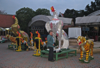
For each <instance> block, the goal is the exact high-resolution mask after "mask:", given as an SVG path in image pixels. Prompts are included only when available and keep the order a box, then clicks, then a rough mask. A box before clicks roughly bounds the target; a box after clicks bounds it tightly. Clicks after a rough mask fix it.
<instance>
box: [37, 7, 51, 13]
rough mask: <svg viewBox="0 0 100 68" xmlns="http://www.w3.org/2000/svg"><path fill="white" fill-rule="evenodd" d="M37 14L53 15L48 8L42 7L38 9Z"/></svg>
mask: <svg viewBox="0 0 100 68" xmlns="http://www.w3.org/2000/svg"><path fill="white" fill-rule="evenodd" d="M36 15H51V14H50V11H49V10H48V9H44V8H43V9H41V8H38V9H37V10H36Z"/></svg>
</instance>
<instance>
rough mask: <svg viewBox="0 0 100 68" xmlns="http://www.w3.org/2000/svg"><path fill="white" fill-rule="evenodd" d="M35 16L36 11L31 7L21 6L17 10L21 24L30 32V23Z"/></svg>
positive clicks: (22, 27) (23, 28)
mask: <svg viewBox="0 0 100 68" xmlns="http://www.w3.org/2000/svg"><path fill="white" fill-rule="evenodd" d="M34 16H35V11H34V10H32V9H30V8H25V7H24V8H21V9H19V10H18V11H16V17H17V18H18V21H19V25H20V27H21V29H22V30H24V31H26V32H28V30H27V29H28V23H29V22H30V21H31V19H32V18H33V17H34Z"/></svg>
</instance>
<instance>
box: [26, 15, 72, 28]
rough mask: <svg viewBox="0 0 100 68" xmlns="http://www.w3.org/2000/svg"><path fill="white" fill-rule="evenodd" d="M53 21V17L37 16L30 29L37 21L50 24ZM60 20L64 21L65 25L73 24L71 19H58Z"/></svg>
mask: <svg viewBox="0 0 100 68" xmlns="http://www.w3.org/2000/svg"><path fill="white" fill-rule="evenodd" d="M52 19H53V16H46V15H37V16H35V17H33V18H32V20H31V22H30V23H29V25H28V26H29V27H30V26H31V25H32V24H33V23H35V22H36V21H44V22H48V21H51V20H52ZM58 19H59V20H62V21H63V23H64V24H71V20H72V19H71V18H64V17H58Z"/></svg>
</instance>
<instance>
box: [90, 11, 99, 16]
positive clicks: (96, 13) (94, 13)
mask: <svg viewBox="0 0 100 68" xmlns="http://www.w3.org/2000/svg"><path fill="white" fill-rule="evenodd" d="M98 15H100V10H97V11H95V12H93V13H91V14H89V15H88V16H98Z"/></svg>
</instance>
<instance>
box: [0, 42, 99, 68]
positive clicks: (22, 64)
mask: <svg viewBox="0 0 100 68" xmlns="http://www.w3.org/2000/svg"><path fill="white" fill-rule="evenodd" d="M8 44H10V42H7V43H0V68H100V53H96V54H94V59H93V60H91V61H90V63H88V64H86V63H81V62H80V61H79V57H80V55H79V54H77V56H72V57H68V58H67V59H66V58H65V59H60V60H58V61H55V62H49V61H48V59H47V58H41V57H35V56H32V54H34V53H33V51H22V52H16V51H13V50H9V49H7V47H8Z"/></svg>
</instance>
